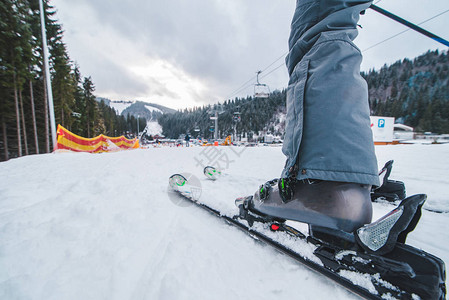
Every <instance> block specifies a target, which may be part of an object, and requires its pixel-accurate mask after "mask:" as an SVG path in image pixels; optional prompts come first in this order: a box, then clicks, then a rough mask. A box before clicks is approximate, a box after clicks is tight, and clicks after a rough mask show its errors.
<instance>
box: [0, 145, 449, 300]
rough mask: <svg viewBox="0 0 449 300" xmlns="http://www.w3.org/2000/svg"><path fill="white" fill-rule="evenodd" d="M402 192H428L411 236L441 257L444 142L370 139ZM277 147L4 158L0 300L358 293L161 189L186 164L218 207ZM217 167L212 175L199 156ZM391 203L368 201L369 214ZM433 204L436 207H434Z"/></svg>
mask: <svg viewBox="0 0 449 300" xmlns="http://www.w3.org/2000/svg"><path fill="white" fill-rule="evenodd" d="M376 153H377V156H378V161H379V167H382V166H383V164H384V163H385V162H386V161H387V160H390V159H394V160H395V163H394V166H393V172H392V174H391V176H390V178H391V179H396V180H402V181H404V182H405V184H406V188H407V194H408V195H412V194H416V193H426V194H427V195H428V200H427V203H426V204H425V208H426V209H427V210H424V211H423V215H422V218H421V221H420V223H419V224H418V226H417V228H416V229H415V231H414V232H412V233H411V234H410V235H409V238H408V243H409V244H411V245H413V246H415V247H418V248H421V249H424V250H425V251H427V252H430V253H432V254H434V255H436V256H438V257H440V258H442V259H443V260H444V261H445V263H446V264H448V262H449V240H448V239H447V232H446V228H447V223H448V222H449V213H448V212H449V199H448V197H447V189H448V186H449V176H448V170H449V145H395V146H377V147H376ZM283 164H284V156H283V154H282V152H281V148H280V147H247V148H244V147H191V148H182V147H181V148H175V147H162V148H150V149H139V150H130V151H122V152H114V153H103V154H87V153H54V154H45V155H31V156H27V157H22V158H19V159H12V160H10V161H7V162H2V163H0V236H1V238H0V299H273V298H275V299H357V297H356V296H354V295H353V294H351V293H349V292H348V291H346V290H345V289H343V288H341V287H339V286H337V285H336V284H335V283H334V282H333V281H331V280H328V279H327V278H325V277H323V276H322V275H319V274H316V273H315V272H313V271H311V270H309V269H307V268H306V267H304V266H302V265H300V264H298V263H296V262H295V261H293V260H292V259H290V258H288V257H287V256H285V255H282V254H280V253H278V252H277V251H275V250H273V249H272V248H271V247H269V246H265V245H264V244H262V243H260V242H258V241H256V240H254V239H252V238H251V237H249V236H248V235H246V234H244V233H243V232H241V231H239V230H238V229H236V228H234V227H232V226H229V225H227V224H226V223H225V222H223V221H222V220H220V219H218V218H216V217H214V216H212V215H210V214H209V213H207V212H205V211H203V210H201V209H199V208H197V207H196V206H193V205H189V203H187V202H185V201H183V200H182V199H180V198H179V197H178V196H177V195H176V194H174V193H173V192H171V191H170V190H169V189H168V178H169V176H170V175H172V174H174V173H186V172H188V173H191V174H192V175H193V177H194V178H197V179H198V182H199V186H200V187H201V196H200V200H201V201H203V202H205V203H208V204H210V205H213V206H214V207H216V208H218V209H220V210H222V211H223V212H224V213H226V214H235V213H237V211H236V208H235V207H234V199H235V198H237V197H240V196H244V195H249V194H252V193H254V191H255V190H256V189H257V187H258V186H259V185H260V184H261V183H263V182H265V181H267V180H270V179H273V178H275V177H278V176H279V174H280V172H281V169H282V166H283ZM206 165H215V166H217V167H221V168H222V169H223V175H222V176H221V177H220V178H219V179H218V180H216V181H211V180H208V179H206V178H205V177H204V175H203V174H202V171H203V166H206ZM393 208H394V206H393V205H391V204H389V203H375V204H374V219H376V218H378V217H380V216H382V215H384V214H385V213H387V212H388V211H389V210H391V209H393ZM430 210H439V211H444V213H435V212H432V211H430Z"/></svg>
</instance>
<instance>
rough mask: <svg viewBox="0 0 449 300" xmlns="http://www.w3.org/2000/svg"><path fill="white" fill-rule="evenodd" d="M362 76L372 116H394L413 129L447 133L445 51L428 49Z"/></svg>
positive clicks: (448, 58)
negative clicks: (367, 91)
mask: <svg viewBox="0 0 449 300" xmlns="http://www.w3.org/2000/svg"><path fill="white" fill-rule="evenodd" d="M362 76H363V77H364V78H365V79H366V81H367V82H368V87H369V101H370V107H371V114H372V115H378V116H386V117H395V118H396V121H397V122H399V123H402V124H405V125H408V126H411V127H414V128H415V131H420V132H426V131H430V132H433V133H439V134H442V133H449V55H448V52H447V51H443V52H442V53H440V52H439V51H438V50H435V51H428V52H427V53H425V54H423V55H421V56H419V57H416V58H415V59H413V60H410V59H407V58H406V59H403V60H402V61H397V62H395V63H394V64H392V65H390V66H387V65H384V66H383V67H382V68H381V69H380V70H379V71H375V70H370V71H369V72H366V73H362Z"/></svg>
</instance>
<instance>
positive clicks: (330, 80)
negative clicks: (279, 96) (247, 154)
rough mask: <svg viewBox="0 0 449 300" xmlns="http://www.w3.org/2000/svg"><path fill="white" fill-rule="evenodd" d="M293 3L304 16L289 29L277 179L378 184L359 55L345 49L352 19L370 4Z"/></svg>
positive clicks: (349, 40) (327, 0)
mask: <svg viewBox="0 0 449 300" xmlns="http://www.w3.org/2000/svg"><path fill="white" fill-rule="evenodd" d="M300 2H306V4H304V5H306V7H307V9H308V10H309V13H308V14H307V17H306V20H304V22H301V21H300V20H294V22H293V23H292V35H291V37H290V45H291V49H290V53H289V56H288V57H287V65H288V67H289V70H290V83H289V87H288V90H287V119H286V132H285V138H284V146H283V152H284V154H285V155H286V156H287V163H286V166H285V169H284V171H283V174H282V176H283V177H287V176H296V178H297V179H307V178H312V179H321V180H328V181H341V182H354V183H361V184H370V185H379V178H378V175H377V160H376V156H375V153H374V143H373V138H372V131H371V129H370V119H369V104H368V88H367V84H366V82H365V81H364V79H363V78H362V77H361V76H360V62H361V59H362V56H361V53H360V51H359V49H358V48H357V47H356V46H355V45H354V44H353V43H352V40H353V39H354V38H355V37H356V35H357V29H356V23H357V21H358V16H359V13H360V11H362V10H363V9H366V8H367V7H368V6H369V4H370V2H367V3H365V4H357V5H354V6H350V7H345V5H344V4H345V3H346V4H347V3H348V2H351V1H344V0H341V1H336V0H332V1H331V0H323V1H314V2H313V1H312V2H310V1H302V0H299V1H298V3H300ZM323 3H325V4H329V5H330V4H332V5H335V7H334V8H333V9H332V8H330V7H328V6H323ZM357 3H360V2H357ZM314 4H315V5H314ZM304 5H299V6H297V10H298V9H303V8H304ZM301 7H302V8H301ZM310 11H314V12H315V13H316V18H314V16H313V14H311V13H310ZM323 11H324V12H326V14H327V15H323ZM300 15H301V14H300V13H298V12H295V16H300ZM310 20H312V21H310ZM313 21H316V22H317V23H316V24H314V25H313V24H312V23H310V22H313ZM301 24H302V25H301ZM304 24H307V25H304ZM312 25H313V26H312ZM349 25H351V26H349ZM295 26H299V27H301V26H303V27H301V29H299V30H298V28H296V27H295ZM293 65H294V66H293Z"/></svg>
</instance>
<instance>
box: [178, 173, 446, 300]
mask: <svg viewBox="0 0 449 300" xmlns="http://www.w3.org/2000/svg"><path fill="white" fill-rule="evenodd" d="M169 182H170V186H171V187H172V188H173V190H174V191H175V192H177V193H178V194H179V195H180V196H182V197H183V199H184V200H186V201H190V202H191V203H193V204H194V205H195V206H197V207H199V208H202V209H204V210H206V211H207V212H209V213H211V214H212V215H214V216H216V217H218V218H220V219H222V220H223V221H225V222H226V223H227V224H230V225H232V226H235V227H237V228H239V229H240V230H242V231H243V232H245V233H246V234H248V235H250V236H251V237H253V238H254V239H256V240H259V241H262V242H264V243H265V244H268V245H270V246H271V247H273V248H274V249H276V250H278V251H280V252H281V253H283V254H285V255H287V256H289V257H290V258H292V259H294V260H295V261H297V262H298V263H300V264H302V265H304V266H306V267H308V268H310V269H311V270H314V271H316V272H318V273H319V274H322V275H324V276H326V277H328V278H329V279H331V280H333V281H334V282H335V283H337V284H338V285H340V286H342V287H343V288H345V289H347V290H348V291H350V292H352V293H354V294H356V295H358V296H360V297H362V298H364V299H376V300H379V299H386V298H387V299H445V293H446V290H445V282H444V280H445V271H444V263H443V262H442V261H441V260H440V259H439V258H436V257H434V256H432V255H430V254H428V253H426V252H424V251H421V250H418V249H415V248H413V247H411V246H408V245H405V244H398V245H397V246H395V251H393V252H392V253H389V254H387V255H382V256H380V255H376V254H372V253H371V254H370V253H368V252H364V251H363V250H362V249H360V247H357V245H356V242H355V240H354V236H353V235H351V234H348V233H343V232H335V231H333V230H331V229H327V228H323V227H318V226H314V227H311V232H310V233H309V235H308V236H307V235H305V234H303V233H302V232H300V231H299V230H297V229H295V228H294V227H292V226H290V225H287V224H285V222H284V221H285V220H279V219H275V218H271V217H270V216H265V215H260V214H255V213H254V212H252V211H251V210H250V209H248V205H247V204H248V203H249V202H250V200H251V197H252V196H249V197H243V198H239V199H237V200H236V205H237V206H238V207H239V212H238V214H236V215H234V216H228V215H224V214H222V213H221V212H220V211H219V210H217V209H215V208H213V207H211V206H209V205H206V204H204V203H201V202H200V201H199V199H196V198H194V197H192V196H191V195H192V193H189V192H186V189H188V183H187V179H185V177H183V176H182V175H181V174H175V175H172V176H171V177H170V181H169ZM286 239H287V240H288V241H290V242H291V243H289V244H285V241H286ZM298 243H303V245H304V246H305V247H308V248H310V247H311V248H312V249H313V255H312V256H310V254H309V255H303V254H301V253H300V252H301V251H298V249H297V248H295V245H297V244H298ZM292 244H293V246H292ZM411 256H413V259H411V262H409V261H407V259H409V258H410V257H411ZM415 256H416V257H417V260H416V261H415ZM421 265H426V270H425V271H424V270H421V269H420V268H421ZM429 266H430V267H429ZM417 270H418V271H419V272H422V273H423V274H424V276H427V277H429V278H430V279H429V282H427V281H426V280H427V279H426V280H422V279H419V280H418V281H417V282H415V277H416V276H417V275H419V276H422V274H417V273H416V272H418V271H417ZM419 276H418V277H419ZM427 277H426V278H427ZM420 280H421V281H420ZM404 282H405V283H404ZM426 284H429V285H431V286H433V287H432V288H430V289H429V291H426V289H425V288H423V286H422V285H426ZM414 285H421V286H419V287H418V290H419V291H420V292H422V293H421V294H417V293H415V291H416V289H414ZM404 287H405V288H404ZM423 291H424V292H423ZM435 295H439V296H438V297H436V296H435Z"/></svg>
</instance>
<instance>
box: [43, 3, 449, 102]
mask: <svg viewBox="0 0 449 300" xmlns="http://www.w3.org/2000/svg"><path fill="white" fill-rule="evenodd" d="M295 3H296V1H295V0H189V1H186V0H132V1H123V0H121V1H119V0H95V1H91V0H76V1H67V0H52V1H51V4H52V5H53V6H55V8H56V9H57V18H58V20H59V23H61V24H62V26H63V28H64V30H65V34H64V41H65V42H66V44H67V47H68V51H69V55H70V58H71V59H72V60H73V61H75V62H76V63H77V64H78V65H79V66H80V70H81V73H82V75H83V76H86V77H87V76H91V77H92V79H93V82H94V83H95V86H96V92H95V93H96V95H97V96H101V97H107V98H110V99H112V100H142V101H147V102H153V103H158V104H162V105H165V106H168V107H171V108H176V109H178V108H185V107H193V106H201V105H203V104H207V103H217V102H218V101H220V102H223V101H224V100H226V99H229V98H230V97H231V98H235V97H244V96H246V95H251V94H252V93H253V92H254V86H253V84H254V83H255V81H256V78H255V73H256V71H258V70H263V71H264V72H263V73H262V74H261V75H260V78H261V80H260V82H261V83H265V84H267V85H268V86H269V87H270V89H271V90H274V89H282V88H284V87H286V86H287V82H288V74H287V71H286V67H285V64H284V58H285V55H286V53H287V51H288V46H287V42H288V37H289V33H290V23H291V18H292V16H293V13H294V8H295ZM375 3H377V5H378V6H380V7H382V8H384V9H386V10H389V11H391V12H392V13H394V14H397V15H399V16H401V17H402V18H404V19H406V20H408V21H410V22H413V23H416V24H418V23H421V22H423V21H425V20H427V19H429V18H431V17H433V16H435V15H437V14H439V13H442V12H444V11H446V10H448V9H449V1H448V0H432V1H430V0H382V1H380V2H379V1H377V0H376V1H375ZM359 24H360V25H361V26H362V29H359V36H358V37H357V39H356V40H355V43H356V45H357V46H358V47H359V48H360V49H361V50H362V51H363V55H364V61H363V64H362V70H369V69H371V68H375V69H379V68H380V67H382V66H383V65H384V64H385V63H387V64H390V63H393V62H395V61H397V60H399V59H403V58H405V57H408V58H414V57H416V56H418V55H420V54H423V53H425V52H426V51H427V50H429V49H431V50H434V49H441V50H447V47H444V46H443V45H440V44H438V43H437V42H434V41H432V40H431V39H429V38H427V37H424V36H422V35H421V34H419V33H417V32H414V31H412V30H409V31H407V32H405V33H403V34H401V35H399V36H397V37H394V38H392V39H391V40H388V41H386V42H384V43H381V44H379V45H377V46H375V47H373V48H370V47H371V46H373V45H375V44H377V43H379V42H381V41H383V40H385V39H387V38H389V37H391V36H393V35H395V34H398V33H400V32H401V31H404V30H405V29H407V28H406V27H404V26H403V25H400V24H398V23H396V22H394V21H391V20H389V19H387V18H386V17H384V16H382V15H379V14H378V13H377V12H374V11H372V10H368V11H367V13H366V15H365V16H362V18H361V19H360V22H359ZM421 26H422V27H423V28H425V29H427V30H429V31H431V32H433V33H435V34H436V35H439V36H441V37H443V38H445V39H449V13H446V14H443V15H441V16H440V17H437V18H435V19H433V20H430V21H428V22H426V23H424V24H422V25H421ZM368 48H370V49H368ZM365 49H368V50H366V51H364V50H365ZM276 68H277V69H276Z"/></svg>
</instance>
